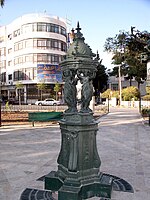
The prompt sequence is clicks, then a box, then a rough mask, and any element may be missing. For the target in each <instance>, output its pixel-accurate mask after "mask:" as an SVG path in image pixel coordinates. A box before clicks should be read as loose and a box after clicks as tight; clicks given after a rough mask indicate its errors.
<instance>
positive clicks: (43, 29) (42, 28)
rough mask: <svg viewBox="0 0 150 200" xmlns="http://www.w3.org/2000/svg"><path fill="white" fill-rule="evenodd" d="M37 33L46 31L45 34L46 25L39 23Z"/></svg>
mask: <svg viewBox="0 0 150 200" xmlns="http://www.w3.org/2000/svg"><path fill="white" fill-rule="evenodd" d="M37 31H44V32H46V24H44V23H37Z"/></svg>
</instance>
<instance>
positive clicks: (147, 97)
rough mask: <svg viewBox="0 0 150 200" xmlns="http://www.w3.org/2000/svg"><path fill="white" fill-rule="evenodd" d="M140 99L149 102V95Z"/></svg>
mask: <svg viewBox="0 0 150 200" xmlns="http://www.w3.org/2000/svg"><path fill="white" fill-rule="evenodd" d="M142 99H143V100H146V101H149V100H150V94H149V95H145V96H143V97H142Z"/></svg>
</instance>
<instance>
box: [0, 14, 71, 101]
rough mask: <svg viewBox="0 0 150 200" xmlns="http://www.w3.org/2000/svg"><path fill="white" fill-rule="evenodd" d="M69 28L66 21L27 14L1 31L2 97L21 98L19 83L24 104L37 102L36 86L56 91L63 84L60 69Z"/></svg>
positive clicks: (0, 67)
mask: <svg viewBox="0 0 150 200" xmlns="http://www.w3.org/2000/svg"><path fill="white" fill-rule="evenodd" d="M66 29H67V26H66V22H65V20H64V19H61V18H59V17H51V16H49V15H47V14H45V13H44V14H27V15H24V16H22V17H19V18H17V19H16V20H14V21H13V22H12V23H11V24H9V25H6V26H1V27H0V74H1V94H2V95H3V96H5V98H8V99H9V98H11V97H17V96H18V90H19V89H18V88H17V87H16V84H17V85H18V82H19V83H21V85H22V86H23V87H22V89H21V92H22V101H23V102H24V103H28V101H29V100H30V99H32V98H36V97H35V96H34V95H35V94H37V87H36V84H37V83H38V82H45V83H46V84H49V86H50V87H53V86H54V84H55V83H56V82H60V83H62V75H61V67H60V66H59V65H58V63H59V62H61V60H62V58H63V56H64V55H65V54H66V48H67V45H66V41H67V40H66V36H67V32H66Z"/></svg>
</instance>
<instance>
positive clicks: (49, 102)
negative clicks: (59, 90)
mask: <svg viewBox="0 0 150 200" xmlns="http://www.w3.org/2000/svg"><path fill="white" fill-rule="evenodd" d="M35 105H39V106H56V105H60V101H56V100H55V99H45V100H43V101H36V102H35Z"/></svg>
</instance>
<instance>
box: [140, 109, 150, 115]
mask: <svg viewBox="0 0 150 200" xmlns="http://www.w3.org/2000/svg"><path fill="white" fill-rule="evenodd" d="M141 113H142V115H148V114H150V108H148V107H143V108H142V110H141Z"/></svg>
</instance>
